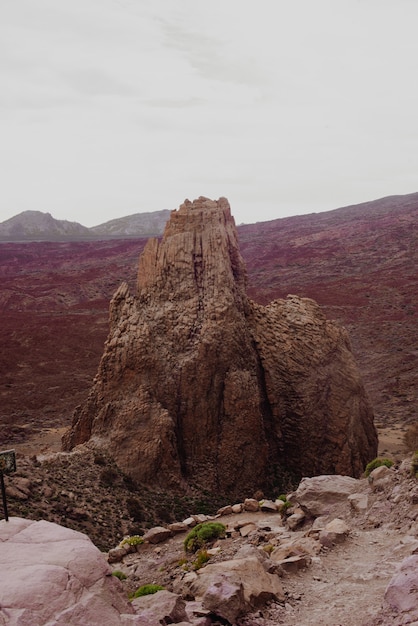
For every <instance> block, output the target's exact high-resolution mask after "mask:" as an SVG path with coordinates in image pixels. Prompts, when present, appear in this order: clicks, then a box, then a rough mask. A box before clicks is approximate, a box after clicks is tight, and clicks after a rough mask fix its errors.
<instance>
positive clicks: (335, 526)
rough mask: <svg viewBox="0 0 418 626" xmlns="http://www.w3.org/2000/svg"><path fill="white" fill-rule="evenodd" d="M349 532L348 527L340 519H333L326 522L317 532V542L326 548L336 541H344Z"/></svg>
mask: <svg viewBox="0 0 418 626" xmlns="http://www.w3.org/2000/svg"><path fill="white" fill-rule="evenodd" d="M349 533H350V528H349V527H348V526H347V524H346V523H345V522H344V520H342V519H338V518H336V519H333V520H332V521H331V522H329V523H328V524H326V526H325V528H324V529H323V530H321V532H320V533H319V542H320V543H321V544H322V545H323V546H325V547H326V548H331V547H332V546H333V545H335V544H336V543H342V542H343V541H345V540H346V539H347V537H348V535H349Z"/></svg>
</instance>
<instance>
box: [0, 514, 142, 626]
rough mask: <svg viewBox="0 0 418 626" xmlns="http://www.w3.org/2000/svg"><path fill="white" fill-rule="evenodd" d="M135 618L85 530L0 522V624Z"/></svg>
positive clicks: (112, 625)
mask: <svg viewBox="0 0 418 626" xmlns="http://www.w3.org/2000/svg"><path fill="white" fill-rule="evenodd" d="M135 620H136V621H135ZM139 623H140V622H139V618H138V619H137V618H136V616H135V614H134V610H133V608H132V606H131V605H130V603H129V602H128V601H127V598H126V596H125V594H124V593H123V591H122V588H121V584H120V582H119V581H118V580H117V579H116V578H115V577H113V576H111V570H110V568H109V565H108V564H107V562H106V560H105V558H104V556H103V554H102V553H101V552H100V551H99V550H98V549H97V548H96V547H95V546H94V545H93V544H92V543H91V541H90V539H89V538H88V537H87V536H86V535H83V534H81V533H79V532H76V531H74V530H70V529H68V528H64V527H62V526H58V525H57V524H52V523H50V522H44V521H40V522H34V521H31V520H25V519H21V518H16V517H12V518H10V520H9V522H5V521H1V522H0V624H1V625H3V624H4V625H6V624H7V625H8V626H28V625H30V626H44V625H45V624H51V625H52V624H53V625H54V626H64V625H68V624H71V626H86V624H89V626H96V625H97V626H119V625H120V626H123V625H125V624H138V625H139Z"/></svg>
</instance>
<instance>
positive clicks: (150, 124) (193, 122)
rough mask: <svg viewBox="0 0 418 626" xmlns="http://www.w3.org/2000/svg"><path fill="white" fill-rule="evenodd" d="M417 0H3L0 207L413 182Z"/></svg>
mask: <svg viewBox="0 0 418 626" xmlns="http://www.w3.org/2000/svg"><path fill="white" fill-rule="evenodd" d="M417 24H418V2H416V0H315V2H313V1H312V0H292V1H289V0H287V1H286V2H285V1H283V0H257V2H255V0H211V1H210V2H208V1H207V0H205V1H203V0H0V222H1V221H4V220H6V219H8V218H10V217H12V216H14V215H17V214H18V213H20V212H22V211H26V210H37V211H44V212H49V213H51V214H52V215H53V216H54V217H55V218H56V219H66V220H70V221H76V222H80V223H81V224H83V225H85V226H93V225H97V224H101V223H104V222H106V221H108V220H111V219H115V218H118V217H123V216H126V215H131V214H134V213H141V212H148V211H158V210H161V209H175V208H177V207H178V206H179V205H180V204H181V203H182V202H183V201H184V199H185V198H189V199H190V200H193V199H194V198H197V197H199V196H202V195H203V196H207V197H209V198H213V199H217V198H219V197H220V196H226V197H227V198H228V200H229V202H230V204H231V209H232V213H233V215H234V217H235V220H236V222H237V223H252V222H256V221H266V220H270V219H276V218H279V217H285V216H289V215H294V214H306V213H312V212H318V211H324V210H330V209H334V208H338V207H342V206H347V205H350V204H356V203H360V202H365V201H369V200H374V199H377V198H381V197H384V196H388V195H397V194H405V193H412V192H416V191H418V81H417V76H418V37H417V35H416V28H417Z"/></svg>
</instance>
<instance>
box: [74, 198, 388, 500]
mask: <svg viewBox="0 0 418 626" xmlns="http://www.w3.org/2000/svg"><path fill="white" fill-rule="evenodd" d="M245 286H246V270H245V266H244V262H243V259H242V257H241V254H240V251H239V246H238V239H237V232H236V228H235V222H234V219H233V217H232V216H231V211H230V207H229V204H228V201H227V200H226V199H225V198H220V199H219V200H218V201H217V202H215V201H212V200H208V199H207V198H199V199H198V200H195V201H194V202H190V201H188V200H186V201H185V202H184V203H183V204H182V205H181V206H180V208H179V209H178V210H177V211H173V212H172V213H171V218H170V221H169V222H168V224H167V226H166V229H165V232H164V236H163V238H162V240H161V241H160V242H159V241H158V240H156V239H151V240H149V242H148V243H147V245H146V247H145V249H144V251H143V253H142V256H141V258H140V261H139V271H138V284H137V293H136V294H131V293H130V292H129V289H128V287H127V285H126V284H124V285H122V286H121V287H120V288H119V289H118V291H117V292H116V293H115V296H114V297H113V299H112V302H111V307H110V332H109V337H108V340H107V342H106V345H105V350H104V354H103V357H102V360H101V363H100V366H99V371H98V374H97V377H96V379H95V382H94V385H93V387H92V390H91V392H90V395H89V398H88V400H87V402H86V403H85V405H84V406H82V407H80V408H79V409H77V410H76V413H75V415H74V421H73V425H72V428H71V429H70V431H69V432H68V433H67V434H66V435H65V437H64V449H71V448H72V447H73V446H74V445H77V444H79V443H83V442H84V441H87V440H88V439H92V440H93V441H95V442H96V443H97V445H102V446H105V447H106V448H107V450H108V452H110V454H111V455H113V457H114V459H115V461H116V463H117V464H118V465H119V466H120V467H121V469H123V470H124V471H125V472H126V473H128V474H130V475H131V476H132V477H133V478H134V479H135V480H137V481H140V482H145V483H154V484H160V485H161V486H165V487H167V486H170V487H180V486H183V488H186V486H187V485H191V484H193V485H198V486H199V487H203V488H205V489H207V490H209V491H212V492H218V493H222V494H225V495H226V494H228V495H233V496H236V497H239V495H240V494H242V493H249V492H251V490H255V489H257V488H265V489H271V488H273V487H275V486H277V487H276V488H279V485H280V481H281V479H282V478H283V477H284V476H289V475H290V476H292V477H294V478H295V479H298V478H300V477H301V476H303V475H313V474H317V473H322V474H327V473H335V472H338V473H341V474H351V475H354V476H357V475H359V474H360V473H361V472H362V470H363V468H364V466H365V464H366V463H367V462H368V461H369V460H370V459H371V458H373V457H374V456H376V453H377V436H376V431H375V428H374V425H373V412H372V409H371V407H370V405H369V403H368V400H367V398H366V395H365V391H364V387H363V384H362V381H361V379H360V376H359V372H358V369H357V366H356V364H355V361H354V358H353V355H352V353H351V348H350V342H349V339H348V335H347V332H346V331H345V330H344V329H342V328H340V327H339V326H338V325H337V324H336V323H334V322H330V321H329V320H327V319H326V318H325V316H324V314H323V312H322V311H321V309H320V307H319V306H318V305H317V304H316V303H315V302H314V301H313V300H310V299H307V298H299V297H297V296H289V297H288V298H287V299H286V300H276V301H274V302H272V303H270V304H269V305H268V306H266V307H263V306H261V305H258V304H255V303H253V302H251V301H250V300H249V299H248V298H247V295H246V291H245Z"/></svg>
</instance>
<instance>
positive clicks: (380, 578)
mask: <svg viewBox="0 0 418 626" xmlns="http://www.w3.org/2000/svg"><path fill="white" fill-rule="evenodd" d="M381 470H382V471H381ZM321 480H322V477H320V479H319V481H318V482H316V481H317V479H315V478H314V479H307V481H306V482H307V483H308V482H310V485H309V487H308V488H306V487H305V489H302V485H301V487H299V489H298V490H297V491H296V493H295V494H294V495H293V497H292V501H293V502H294V508H291V509H288V510H287V512H286V516H284V517H283V516H280V515H278V514H277V513H271V512H269V513H266V512H265V511H264V512H263V511H259V512H250V511H245V510H244V511H242V512H241V513H236V514H232V515H231V514H230V515H222V516H220V517H218V518H217V521H220V522H222V523H223V524H225V526H226V527H227V528H228V529H229V531H230V532H228V533H227V537H226V538H225V539H221V540H218V541H217V543H216V544H215V550H214V551H213V556H211V559H210V561H209V563H216V562H219V561H221V562H222V561H227V560H230V559H234V558H238V557H239V558H244V557H248V556H249V555H250V554H252V552H251V551H255V552H258V554H259V555H262V556H261V557H260V558H261V560H262V562H263V565H264V567H265V569H266V570H267V571H270V572H275V573H278V574H279V576H280V577H281V582H282V586H283V590H284V598H282V599H280V600H279V601H277V600H275V601H270V602H267V603H266V604H265V605H263V606H261V607H260V608H259V609H257V610H256V611H253V612H252V613H250V614H247V615H246V616H244V617H241V618H237V620H236V623H237V624H239V625H240V626H273V625H275V624H283V625H286V626H296V625H297V626H310V625H315V626H317V625H319V626H360V625H362V626H379V625H380V626H389V625H393V626H396V625H401V624H410V623H412V622H413V623H415V621H414V620H415V619H417V618H418V596H417V593H416V589H415V591H414V590H412V591H411V588H408V587H407V585H406V583H405V581H404V582H403V583H402V584H399V581H398V582H397V583H396V584H395V583H394V582H393V581H392V579H393V577H394V576H395V575H396V573H397V572H398V570H399V566H400V564H401V562H405V561H404V559H406V558H408V557H410V556H411V555H415V554H416V553H417V552H418V525H417V518H418V509H417V504H416V502H418V497H417V493H418V486H417V482H416V478H415V477H411V475H410V461H409V460H407V461H405V462H403V463H402V464H401V465H400V466H399V467H398V469H396V470H393V469H390V470H387V468H379V470H377V471H375V472H374V473H373V474H372V476H371V478H370V479H362V480H358V481H353V485H350V490H351V489H352V490H353V493H354V494H355V495H353V494H352V495H351V496H349V500H351V502H350V504H349V503H348V502H347V499H345V498H343V499H341V498H340V495H341V494H338V491H339V489H340V487H339V486H338V485H336V483H338V480H339V479H338V478H337V479H336V480H335V483H334V485H333V486H332V489H335V491H334V492H333V493H326V492H327V489H328V487H327V486H326V485H327V480H328V479H327V480H325V481H324V482H323V483H322V484H321V482H320V481H321ZM343 480H344V478H343ZM329 484H332V478H331V479H329ZM342 488H343V489H344V488H345V486H343V487H342ZM324 494H325V495H324ZM346 495H347V494H346ZM298 503H300V504H301V506H302V508H303V510H304V511H305V513H306V517H303V515H302V518H303V519H302V521H301V522H300V523H299V524H296V525H295V524H294V520H293V521H292V519H293V518H294V517H295V511H299V509H298ZM296 514H297V513H296ZM313 514H315V515H313ZM336 517H337V518H338V519H340V520H344V523H345V524H346V527H345V528H344V525H343V527H342V529H340V530H341V532H340V534H338V532H337V533H335V534H333V533H332V532H331V533H329V532H328V534H327V532H326V530H325V531H324V530H322V531H320V530H318V529H321V528H322V529H323V528H325V529H326V528H328V526H327V522H328V521H329V520H333V519H335V518H336ZM249 527H250V530H248V528H249ZM184 536H185V534H184V533H180V534H178V535H175V536H174V537H172V538H170V539H168V540H166V541H162V542H161V543H158V545H154V544H152V543H146V544H144V545H141V546H139V547H138V548H137V552H135V551H134V552H133V553H130V554H128V555H126V556H125V557H124V558H123V559H122V560H120V561H119V562H115V559H111V561H112V567H114V568H116V569H118V570H121V571H123V572H125V573H126V575H127V576H128V578H127V579H126V581H124V583H123V584H124V585H125V587H126V589H127V590H128V589H131V590H132V589H134V588H136V587H137V586H139V585H142V584H148V583H155V584H160V585H161V586H164V588H166V589H169V590H170V591H174V592H177V593H183V595H184V597H186V598H188V599H190V596H188V594H187V588H188V585H190V581H191V580H193V576H194V577H196V576H197V577H199V576H201V577H202V578H204V573H203V569H204V568H202V570H199V573H198V574H195V573H191V571H192V570H193V560H194V558H195V557H194V556H190V555H189V556H188V558H187V559H186V558H184V557H185V552H184V547H183V542H184ZM217 550H219V552H217ZM267 555H269V556H267ZM293 555H296V556H293ZM289 557H290V558H289ZM292 557H293V558H292ZM280 559H281V560H280ZM278 564H280V565H278ZM414 567H415V565H414ZM185 570H187V571H185ZM186 580H187V583H186V582H185V581H186ZM391 581H392V582H391ZM416 582H417V580H414V584H415V585H416ZM388 586H389V587H388ZM387 589H388V591H387V592H386V594H385V591H386V590H387ZM412 589H413V585H412ZM405 597H407V598H409V600H408V609H407V610H404V609H405ZM219 604H220V606H221V604H222V598H221V599H220V600H219ZM220 615H222V612H221V613H220ZM224 617H225V615H224ZM208 623H209V622H208ZM221 623H226V622H221ZM233 623H235V622H233ZM202 624H203V622H202Z"/></svg>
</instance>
